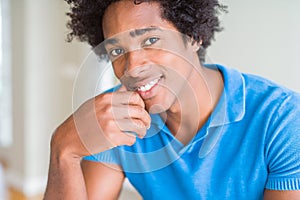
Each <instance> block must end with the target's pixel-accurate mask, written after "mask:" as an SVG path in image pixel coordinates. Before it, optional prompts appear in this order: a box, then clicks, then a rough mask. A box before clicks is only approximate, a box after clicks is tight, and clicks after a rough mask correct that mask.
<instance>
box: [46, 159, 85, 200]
mask: <svg viewBox="0 0 300 200" xmlns="http://www.w3.org/2000/svg"><path fill="white" fill-rule="evenodd" d="M44 199H45V200H54V199H55V200H65V199H72V200H76V199H78V200H85V199H88V198H87V192H86V187H85V182H84V178H83V173H82V170H81V166H80V158H61V157H59V156H55V155H51V158H50V168H49V174H48V183H47V188H46V193H45V196H44Z"/></svg>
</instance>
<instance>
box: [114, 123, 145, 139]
mask: <svg viewBox="0 0 300 200" xmlns="http://www.w3.org/2000/svg"><path fill="white" fill-rule="evenodd" d="M116 123H117V125H118V127H119V129H120V130H121V131H123V132H125V133H127V134H129V135H134V136H138V137H139V138H143V137H144V136H145V135H146V132H147V129H146V127H145V126H144V124H143V122H142V121H140V120H138V119H122V120H118V121H117V122H116Z"/></svg>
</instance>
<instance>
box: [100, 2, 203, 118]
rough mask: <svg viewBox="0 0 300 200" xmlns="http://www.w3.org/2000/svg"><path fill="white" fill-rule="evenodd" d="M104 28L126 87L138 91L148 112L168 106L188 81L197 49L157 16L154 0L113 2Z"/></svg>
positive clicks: (105, 17)
mask: <svg viewBox="0 0 300 200" xmlns="http://www.w3.org/2000/svg"><path fill="white" fill-rule="evenodd" d="M103 33H104V38H105V41H104V45H105V49H106V51H107V53H108V55H109V57H110V59H111V61H112V64H113V68H114V72H115V74H116V76H117V77H118V78H119V79H120V81H121V83H122V84H123V85H124V86H125V87H126V88H127V90H131V91H136V92H138V93H139V94H140V96H141V97H142V99H143V100H144V102H145V105H146V109H147V110H148V111H150V112H151V113H160V112H164V111H166V110H168V109H170V108H171V106H172V105H174V103H175V102H176V101H179V99H180V98H181V94H182V91H184V90H186V89H187V87H190V85H189V84H190V81H189V79H190V76H191V74H192V72H195V69H194V67H193V65H192V64H191V63H193V62H192V60H193V59H195V57H197V56H195V55H197V53H196V51H197V49H196V48H195V47H194V46H193V45H191V43H190V42H184V40H183V35H182V34H180V33H178V31H177V29H176V28H175V27H174V26H173V24H172V23H170V22H168V21H166V20H164V19H162V18H161V9H160V7H159V4H158V3H141V4H139V5H134V3H133V1H127V0H126V1H118V2H116V3H113V4H111V5H110V6H109V7H108V8H107V10H106V13H105V15H104V18H103Z"/></svg>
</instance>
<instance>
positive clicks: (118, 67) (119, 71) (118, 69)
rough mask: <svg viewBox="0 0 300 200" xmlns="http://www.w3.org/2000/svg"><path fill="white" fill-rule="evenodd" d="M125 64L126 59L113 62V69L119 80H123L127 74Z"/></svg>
mask: <svg viewBox="0 0 300 200" xmlns="http://www.w3.org/2000/svg"><path fill="white" fill-rule="evenodd" d="M124 66H125V64H124V59H122V58H118V59H117V60H115V61H113V62H112V67H113V70H114V73H115V76H116V77H117V78H118V79H121V78H122V76H124V72H125V67H124Z"/></svg>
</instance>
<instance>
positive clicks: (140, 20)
mask: <svg viewBox="0 0 300 200" xmlns="http://www.w3.org/2000/svg"><path fill="white" fill-rule="evenodd" d="M102 24H103V26H102V27H103V34H104V38H110V37H112V36H114V35H116V34H119V33H122V32H128V31H130V30H136V29H144V28H147V27H160V28H163V29H171V30H177V29H176V28H175V27H174V26H173V24H172V23H171V22H169V21H167V20H165V19H162V17H161V8H160V4H159V3H157V2H144V3H141V4H138V5H135V4H134V2H133V1H131V0H121V1H117V2H115V3H112V4H111V5H110V6H109V7H108V8H107V9H106V11H105V14H104V16H103V21H102Z"/></svg>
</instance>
